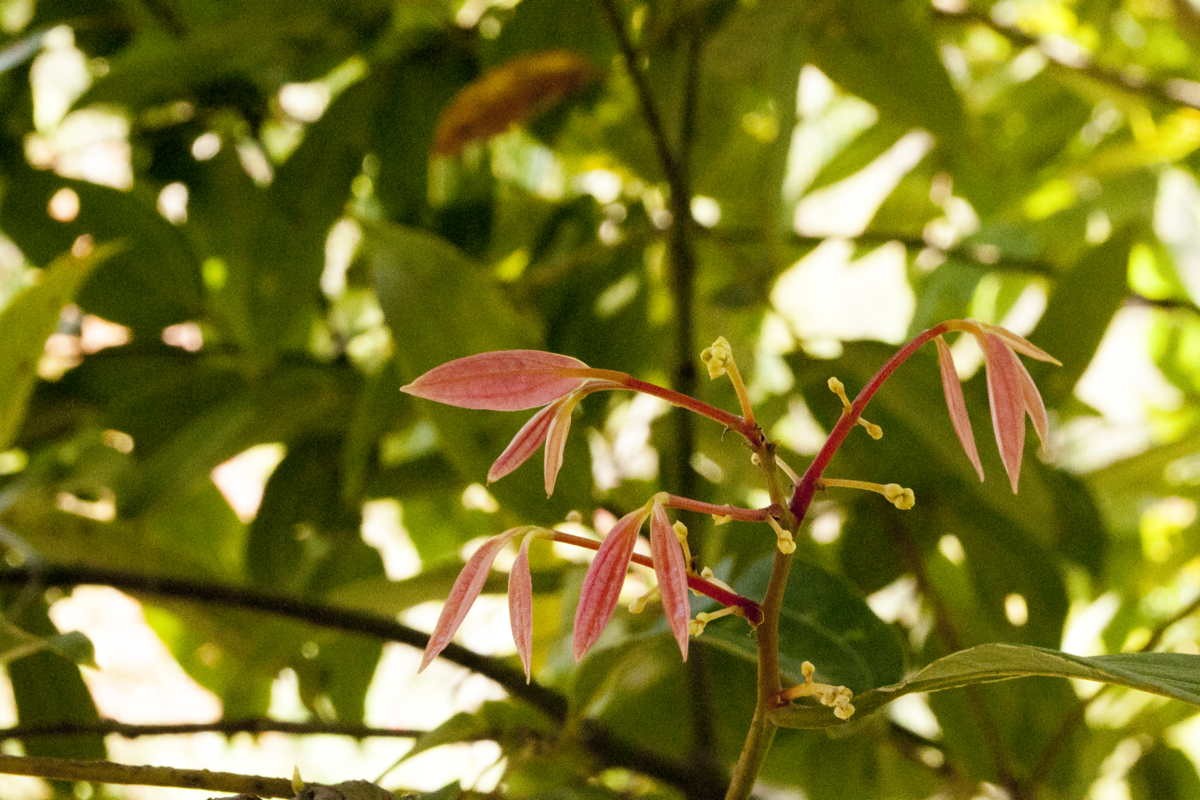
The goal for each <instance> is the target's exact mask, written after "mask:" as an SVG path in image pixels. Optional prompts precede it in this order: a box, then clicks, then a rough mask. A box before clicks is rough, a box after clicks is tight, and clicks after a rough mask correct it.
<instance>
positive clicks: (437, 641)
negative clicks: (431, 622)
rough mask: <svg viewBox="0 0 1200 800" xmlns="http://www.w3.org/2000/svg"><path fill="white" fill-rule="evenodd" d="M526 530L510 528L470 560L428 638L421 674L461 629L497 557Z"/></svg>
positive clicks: (460, 574) (489, 541)
mask: <svg viewBox="0 0 1200 800" xmlns="http://www.w3.org/2000/svg"><path fill="white" fill-rule="evenodd" d="M525 530H527V529H526V528H523V527H522V528H510V529H509V530H506V531H505V532H504V533H501V534H499V535H497V536H493V537H492V538H491V539H488V540H487V541H486V542H484V544H483V546H482V547H480V548H479V549H478V550H476V551H475V553H474V555H472V556H471V557H470V558H469V559H467V563H466V564H464V565H463V568H462V572H460V573H458V578H456V579H455V581H454V586H452V587H451V588H450V595H449V597H447V598H446V604H445V605H444V606H442V613H441V615H440V616H439V617H438V621H437V624H436V625H435V626H434V627H433V633H431V634H429V642H428V643H427V644H426V645H425V653H424V655H422V656H421V666H420V667H419V668H418V669H417V671H418V672H420V671H421V670H423V669H425V668H426V667H427V666H429V664H430V662H432V661H433V660H434V659H435V658H437V657H438V654H439V653H441V652H442V651H443V650H445V649H446V645H448V644H450V640H451V639H453V638H454V634H455V633H456V632H457V631H458V628H459V626H460V625H462V621H463V618H465V617H466V616H467V611H469V610H470V608H471V606H472V605H473V604H474V603H475V600H476V599H477V598H478V597H479V593H480V592H481V591H482V590H483V584H484V583H486V582H487V577H488V571H489V570H491V568H492V562H493V561H495V560H496V555H497V554H498V553H499V552H500V550H501V549H502V548H503V547H504V545H506V544H508V542H509V540H511V539H512V538H513V537H514V536H516V535H517V534H519V533H521V532H523V531H525Z"/></svg>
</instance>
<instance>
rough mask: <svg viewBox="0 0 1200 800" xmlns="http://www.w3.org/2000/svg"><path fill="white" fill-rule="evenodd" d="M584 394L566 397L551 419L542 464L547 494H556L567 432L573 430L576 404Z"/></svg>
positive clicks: (558, 405) (557, 405) (559, 403)
mask: <svg viewBox="0 0 1200 800" xmlns="http://www.w3.org/2000/svg"><path fill="white" fill-rule="evenodd" d="M580 399H582V395H579V394H576V395H571V396H568V397H564V398H563V399H562V401H561V402H558V403H555V404H554V405H555V406H556V407H557V408H556V410H555V412H554V416H553V417H552V418H551V420H550V426H549V429H548V430H547V432H546V454H545V460H544V462H543V466H542V476H543V479H544V480H545V484H546V496H547V497H549V496H550V495H552V494H554V484H555V483H556V482H557V481H558V471H559V470H560V469H562V463H563V452H564V451H565V450H566V448H567V434H569V433H570V432H571V415H572V414H573V413H574V411H575V406H577V405H579V401H580Z"/></svg>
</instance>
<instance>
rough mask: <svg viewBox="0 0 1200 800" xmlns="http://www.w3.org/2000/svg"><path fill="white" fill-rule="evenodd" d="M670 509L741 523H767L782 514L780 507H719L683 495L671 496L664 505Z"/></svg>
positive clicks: (668, 496)
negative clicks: (726, 518)
mask: <svg viewBox="0 0 1200 800" xmlns="http://www.w3.org/2000/svg"><path fill="white" fill-rule="evenodd" d="M664 505H666V506H667V507H668V508H678V509H682V510H684V511H695V512H697V513H700V514H712V515H714V516H717V517H729V518H730V519H736V520H739V521H741V522H766V521H767V518H768V517H772V516H774V515H775V513H782V509H781V508H780V507H778V506H767V507H765V508H742V507H741V506H729V505H718V504H716V503H706V502H704V501H703V500H693V499H692V498H690V497H683V496H682V495H677V494H669V495H667V502H666V503H665V504H664Z"/></svg>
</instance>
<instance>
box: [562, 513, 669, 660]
mask: <svg viewBox="0 0 1200 800" xmlns="http://www.w3.org/2000/svg"><path fill="white" fill-rule="evenodd" d="M649 515H650V511H649V509H647V508H637V509H634V510H633V511H630V512H629V513H628V514H626V515H625V516H623V517H621V518H620V519H619V520H617V523H616V524H615V525H613V527H612V530H610V531H609V532H608V534H607V535H606V536H605V538H604V541H603V542H602V543H601V544H600V549H599V550H597V551H596V555H595V556H594V557H593V558H592V563H591V566H589V567H588V571H587V574H586V575H585V576H584V579H583V588H581V589H580V590H579V605H578V607H577V608H576V609H575V632H574V638H573V642H572V650H573V651H574V653H575V660H576V661H578V660H579V659H581V658H583V656H584V655H585V654H586V653H587V651H588V650H590V649H591V648H592V645H594V644H595V643H596V640H597V639H599V638H600V634H601V633H603V632H604V628H605V626H607V625H608V621H609V620H610V619H612V615H613V611H614V610H616V607H617V600H618V599H619V598H620V596H621V587H622V586H624V585H625V574H626V573H627V572H628V571H629V559H630V558H631V557H632V556H633V547H634V545H635V544H636V543H637V539H638V531H640V530H641V528H642V524H643V523H645V521H646V518H647V517H648V516H649Z"/></svg>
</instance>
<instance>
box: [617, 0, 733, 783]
mask: <svg viewBox="0 0 1200 800" xmlns="http://www.w3.org/2000/svg"><path fill="white" fill-rule="evenodd" d="M600 4H601V6H602V7H603V9H604V15H605V17H606V18H607V20H608V24H609V27H610V28H611V29H612V32H613V36H614V37H615V38H616V40H617V47H618V49H620V51H621V56H622V58H623V59H624V62H625V69H626V71H627V72H628V73H629V77H630V80H632V81H633V85H634V90H635V92H636V93H637V97H638V105H639V106H640V108H641V111H642V116H643V118H644V119H645V122H646V127H647V128H648V129H649V131H650V137H651V138H652V139H653V140H654V150H655V152H656V153H657V154H658V160H659V166H660V167H661V168H662V171H663V175H664V177H665V178H666V181H667V186H668V188H669V189H670V199H669V202H670V208H671V229H670V231H669V234H668V239H667V248H668V252H669V253H670V267H671V269H670V273H669V274H670V282H671V296H672V299H673V301H674V305H675V365H674V379H673V381H672V383H673V384H674V386H675V388H676V389H677V390H678V391H679V392H680V393H682V394H685V395H695V394H696V389H697V378H696V365H695V363H694V355H693V351H694V348H695V333H694V325H695V322H694V317H695V294H696V288H695V284H696V253H695V248H694V247H693V244H692V238H691V234H692V229H693V228H694V227H695V226H694V223H693V221H692V210H691V205H692V189H691V180H690V159H691V150H692V144H693V142H694V141H695V134H696V116H697V115H696V107H697V98H698V96H699V87H700V66H701V59H702V56H703V50H704V38H705V34H704V31H703V30H702V29H698V30H696V31H695V32H694V33H693V34H692V35H691V37H690V38H689V39H688V43H687V57H686V66H685V73H684V85H683V105H682V110H681V119H680V125H679V145H678V150H677V152H675V153H673V152H672V150H671V143H670V141H669V139H668V137H667V132H666V129H665V127H664V125H663V119H662V114H661V113H660V112H659V108H658V103H657V102H656V100H655V98H654V94H653V92H652V91H651V90H650V83H649V81H648V80H647V79H646V75H645V73H644V72H643V70H642V68H641V63H640V60H639V58H638V54H637V51H636V49H635V48H634V45H633V41H632V39H631V38H630V36H629V31H628V30H627V28H626V26H625V21H624V20H623V19H622V18H621V14H620V12H619V10H618V9H617V5H616V0H600ZM674 424H675V442H676V451H677V452H676V454H675V458H674V460H673V463H674V474H673V475H672V478H673V480H672V485H673V488H674V489H675V491H677V492H679V493H680V494H682V495H685V496H688V497H690V496H692V495H694V494H696V491H695V487H696V473H695V471H694V470H693V469H692V456H693V454H694V453H695V450H696V432H695V425H694V420H693V419H692V416H691V414H689V413H688V412H686V411H685V410H683V409H677V410H676V411H675V414H674ZM687 671H688V678H689V683H690V691H689V695H690V697H691V703H690V712H691V718H692V720H693V722H694V724H693V726H692V730H693V733H694V742H693V746H692V752H691V760H692V761H693V762H696V763H697V765H698V766H699V767H700V768H701V769H702V770H703V771H710V772H711V771H719V766H718V764H717V756H716V731H715V730H714V728H713V723H712V720H713V717H714V716H715V715H714V714H713V703H712V690H711V686H710V683H709V680H708V670H707V668H706V666H705V658H704V654H703V653H702V652H699V651H697V652H696V653H695V655H694V656H693V657H692V659H691V660H690V661H689V662H688V665H687ZM714 796H715V794H714Z"/></svg>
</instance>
